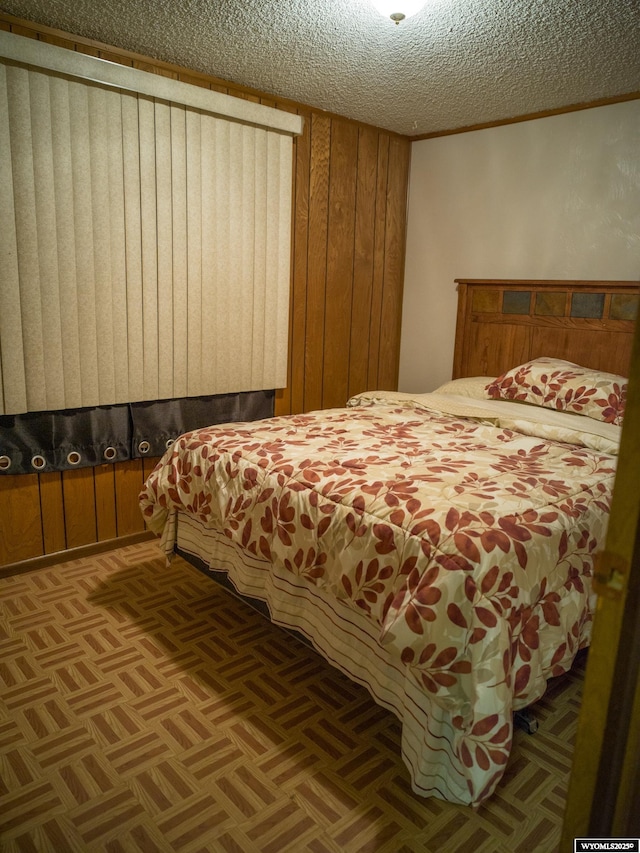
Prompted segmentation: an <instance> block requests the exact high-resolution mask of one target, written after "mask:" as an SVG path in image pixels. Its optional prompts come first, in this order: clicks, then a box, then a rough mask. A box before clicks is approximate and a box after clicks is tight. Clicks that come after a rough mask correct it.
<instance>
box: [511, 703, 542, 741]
mask: <svg viewBox="0 0 640 853" xmlns="http://www.w3.org/2000/svg"><path fill="white" fill-rule="evenodd" d="M513 722H514V724H515V725H516V726H517V727H518V728H519V729H524V730H525V732H526V733H527V734H528V735H532V734H534V733H535V732H537V731H538V721H537V720H536V718H535V715H534V713H533V711H532V710H531V708H523V709H522V710H521V711H514V713H513Z"/></svg>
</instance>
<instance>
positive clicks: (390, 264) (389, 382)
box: [378, 137, 410, 390]
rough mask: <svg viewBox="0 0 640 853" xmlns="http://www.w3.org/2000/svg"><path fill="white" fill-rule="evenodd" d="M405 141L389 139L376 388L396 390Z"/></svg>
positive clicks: (406, 170)
mask: <svg viewBox="0 0 640 853" xmlns="http://www.w3.org/2000/svg"><path fill="white" fill-rule="evenodd" d="M409 150H410V143H409V141H408V140H403V139H400V138H399V137H391V138H390V140H389V168H388V173H387V208H386V217H385V251H384V288H383V297H382V323H381V326H380V352H379V354H378V387H380V388H384V389H387V390H395V389H396V388H397V387H398V370H399V363H400V348H399V341H400V327H401V324H402V290H403V282H404V256H405V233H406V232H405V224H406V215H407V210H406V206H407V194H406V190H403V189H402V188H403V187H406V186H407V183H408V180H409Z"/></svg>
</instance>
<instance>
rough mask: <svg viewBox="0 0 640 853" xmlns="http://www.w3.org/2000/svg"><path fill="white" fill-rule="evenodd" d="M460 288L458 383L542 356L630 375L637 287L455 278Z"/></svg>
mask: <svg viewBox="0 0 640 853" xmlns="http://www.w3.org/2000/svg"><path fill="white" fill-rule="evenodd" d="M456 283H457V285H458V319H457V326H456V342H455V354H454V365H453V377H454V379H456V378H459V377H461V376H497V375H498V374H500V373H502V372H503V371H505V370H508V369H509V368H511V367H515V366H516V365H518V364H521V363H522V362H525V361H528V360H529V359H531V358H537V357H539V356H545V355H546V356H553V357H555V358H564V359H566V360H567V361H573V362H576V363H577V364H582V365H583V366H585V367H592V368H595V369H596V370H606V371H608V372H610V373H618V374H621V375H623V376H628V373H629V361H630V359H631V348H632V342H633V328H634V324H635V318H636V316H637V315H638V305H639V303H640V283H639V282H637V281H562V280H553V281H551V280H550V281H533V280H516V279H495V280H490V279H456Z"/></svg>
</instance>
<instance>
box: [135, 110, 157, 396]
mask: <svg viewBox="0 0 640 853" xmlns="http://www.w3.org/2000/svg"><path fill="white" fill-rule="evenodd" d="M138 117H139V129H138V132H139V134H140V237H141V255H142V258H141V260H142V346H143V397H142V399H143V400H157V399H159V398H160V346H159V339H160V330H159V311H158V225H157V217H156V206H157V183H158V182H157V176H156V112H155V104H154V102H153V101H151V100H149V99H148V98H139V99H138Z"/></svg>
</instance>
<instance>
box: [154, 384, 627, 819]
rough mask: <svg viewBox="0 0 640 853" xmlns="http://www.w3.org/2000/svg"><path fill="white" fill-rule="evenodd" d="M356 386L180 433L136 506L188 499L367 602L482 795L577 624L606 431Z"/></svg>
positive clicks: (569, 654)
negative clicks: (273, 413) (516, 717)
mask: <svg viewBox="0 0 640 853" xmlns="http://www.w3.org/2000/svg"><path fill="white" fill-rule="evenodd" d="M434 397H435V401H434ZM452 399H453V398H451V400H452ZM458 402H459V403H460V401H458ZM350 403H351V405H350V406H349V407H347V408H345V409H334V410H325V411H318V412H312V413H309V414H304V415H295V416H287V417H278V418H273V419H269V420H265V421H259V422H255V423H250V424H227V425H221V426H215V427H209V428H207V429H201V430H197V431H194V432H191V433H187V434H185V435H184V436H182V437H180V438H179V439H178V440H177V441H176V442H175V443H174V444H173V445H172V447H171V448H170V449H169V450H168V451H167V453H166V454H165V456H164V457H163V459H162V460H161V461H160V463H159V464H158V466H157V467H156V469H155V471H154V472H153V473H152V474H151V476H150V477H149V479H148V481H147V483H146V484H145V486H144V489H143V491H142V493H141V496H140V500H141V508H142V511H143V514H144V517H145V519H146V521H147V524H148V526H149V527H150V528H151V529H153V530H155V531H156V532H158V533H162V531H163V530H165V529H166V524H167V519H168V518H169V516H170V515H171V514H173V513H176V512H187V513H190V514H193V515H195V516H197V517H198V518H199V519H200V521H201V522H202V523H203V524H205V525H210V526H213V527H216V528H217V529H219V530H220V531H222V532H223V533H224V535H225V536H226V537H228V538H229V539H230V540H233V541H234V542H235V543H236V544H237V545H238V546H239V547H241V548H242V549H244V550H245V551H246V552H248V553H250V554H252V555H254V556H256V557H259V558H263V559H264V561H265V565H268V564H270V563H275V562H277V563H278V564H280V566H282V567H284V568H285V569H286V570H287V571H290V572H292V573H294V574H296V575H298V576H299V577H301V578H304V579H305V580H306V581H307V582H308V583H310V584H315V585H318V586H321V587H322V588H323V589H324V590H325V592H328V593H330V594H331V595H332V596H335V597H336V598H338V599H340V600H342V602H344V603H346V604H347V605H348V606H349V607H352V608H356V609H357V610H359V611H360V612H361V613H363V614H366V616H367V618H368V619H369V620H371V623H373V624H374V625H375V630H376V631H377V632H378V633H379V641H380V643H381V644H383V645H384V646H386V647H387V649H388V650H391V651H392V653H393V654H394V655H396V656H397V657H398V658H399V659H400V660H401V661H402V662H403V663H404V664H405V665H406V667H407V668H408V669H409V671H410V672H411V674H412V675H411V677H412V678H413V679H415V680H416V681H417V682H418V683H419V684H420V687H421V689H422V690H423V691H425V692H426V693H428V694H429V697H430V699H431V700H433V701H435V702H436V703H437V704H438V705H440V706H441V707H442V708H444V709H446V711H447V712H448V714H449V716H450V719H451V721H452V726H453V729H454V732H455V735H454V740H455V743H453V744H452V746H453V750H454V752H455V755H456V756H457V761H458V762H459V767H460V768H461V769H462V772H463V773H464V774H465V777H466V780H467V786H468V788H469V800H470V802H480V801H482V799H484V798H485V797H486V796H487V795H488V794H489V793H491V791H492V790H493V789H494V788H495V785H496V783H497V781H498V780H499V778H500V776H501V775H502V773H503V772H504V768H505V765H506V762H507V759H508V756H509V752H510V748H511V740H512V732H513V729H512V722H511V715H512V712H513V710H514V709H517V708H521V707H524V706H526V705H529V704H530V703H532V702H533V701H535V700H536V699H538V698H539V697H540V696H541V695H542V694H543V692H544V689H545V684H546V680H547V679H548V678H549V677H551V676H554V675H558V674H560V673H563V672H565V671H566V670H567V669H568V668H569V667H570V666H571V663H572V661H573V659H574V657H575V655H576V653H577V651H578V650H579V649H580V648H582V647H584V646H586V645H587V644H588V642H589V639H590V629H591V619H592V604H593V601H592V598H593V596H592V594H591V590H590V579H591V575H592V565H593V556H594V552H595V551H596V549H598V548H602V547H604V534H605V531H606V525H607V519H608V512H609V506H610V498H611V492H612V488H613V479H614V472H615V461H616V457H615V453H614V447H615V442H613V443H610V445H609V444H607V443H606V442H605V443H604V445H603V444H602V440H601V439H595V440H592V441H588V440H587V441H586V442H583V441H582V439H581V435H582V433H581V431H580V428H579V427H580V424H579V422H578V421H582V420H584V419H582V418H579V419H578V421H577V420H575V417H576V416H567V417H570V418H571V417H573V420H571V421H570V422H569V427H566V426H563V427H557V428H556V426H554V425H553V424H551V425H550V424H548V423H547V422H546V420H545V418H542V419H540V418H538V420H541V423H540V424H538V425H537V424H535V423H534V424H533V425H532V422H531V421H530V420H528V419H527V415H528V413H527V412H525V411H524V409H523V407H522V406H520V408H519V409H518V408H516V410H515V411H516V414H515V415H514V414H513V413H511V414H508V415H506V416H505V415H495V414H494V412H493V411H490V412H484V413H481V412H480V411H478V412H475V411H474V410H473V407H472V409H471V414H469V412H468V411H467V410H466V408H465V406H464V405H458V407H457V408H456V406H455V405H452V403H451V402H450V401H444V402H443V401H442V399H441V398H440V397H439V396H438V395H425V396H422V397H418V398H415V399H414V398H411V397H410V396H407V395H396V396H394V395H392V394H387V395H385V394H382V395H377V396H376V395H361V396H360V397H358V398H354V400H352V401H350ZM489 405H490V404H489ZM506 405H507V406H508V407H509V406H516V407H518V404H506ZM448 408H449V409H450V411H447V409H448ZM460 412H463V413H465V414H462V415H461V414H459V413H460ZM523 412H524V414H523ZM552 414H553V413H552ZM545 417H546V414H545ZM574 423H575V428H574V429H573V430H572V429H571V426H572V425H573V424H574ZM603 446H604V447H605V448H606V450H603V449H601V448H602V447H603ZM165 545H166V550H167V554H168V555H169V554H170V552H171V549H172V542H170V541H166V542H165Z"/></svg>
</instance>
